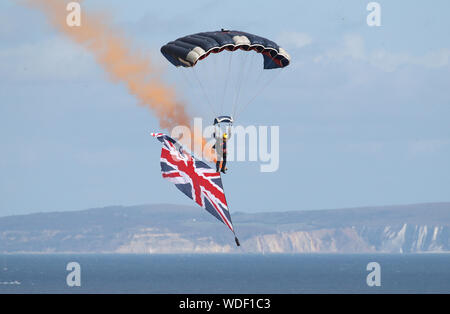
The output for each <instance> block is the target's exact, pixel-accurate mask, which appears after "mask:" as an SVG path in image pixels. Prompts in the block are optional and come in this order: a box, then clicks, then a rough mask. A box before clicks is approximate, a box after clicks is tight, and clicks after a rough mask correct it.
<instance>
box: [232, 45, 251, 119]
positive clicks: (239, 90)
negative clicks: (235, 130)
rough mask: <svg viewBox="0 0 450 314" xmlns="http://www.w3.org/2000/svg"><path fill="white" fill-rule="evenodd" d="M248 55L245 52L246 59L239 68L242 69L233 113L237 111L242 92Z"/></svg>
mask: <svg viewBox="0 0 450 314" xmlns="http://www.w3.org/2000/svg"><path fill="white" fill-rule="evenodd" d="M247 57H248V54H247V53H245V54H244V60H243V61H242V62H241V63H242V64H241V66H240V69H239V70H240V71H239V76H238V79H237V85H236V95H235V97H234V102H233V107H232V111H233V115H234V113H235V112H236V106H237V104H238V100H239V94H240V93H241V88H242V84H243V81H244V78H243V77H244V73H245V72H244V69H245V65H246V63H247Z"/></svg>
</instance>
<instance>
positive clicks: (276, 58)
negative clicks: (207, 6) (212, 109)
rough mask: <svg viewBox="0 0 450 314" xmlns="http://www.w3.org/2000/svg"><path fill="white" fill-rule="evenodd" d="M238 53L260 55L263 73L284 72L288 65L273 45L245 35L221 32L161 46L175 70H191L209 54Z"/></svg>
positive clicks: (239, 32) (285, 54)
mask: <svg viewBox="0 0 450 314" xmlns="http://www.w3.org/2000/svg"><path fill="white" fill-rule="evenodd" d="M238 49H241V50H245V51H252V50H253V51H256V52H258V53H261V54H262V55H263V57H264V69H277V68H284V67H285V66H288V65H289V63H290V56H289V55H288V53H287V52H286V51H285V50H284V49H283V48H281V47H279V46H278V45H277V44H276V43H275V42H273V41H271V40H269V39H267V38H264V37H260V36H257V35H253V34H249V33H246V32H241V31H229V30H224V29H222V30H221V31H214V32H203V33H197V34H193V35H188V36H185V37H181V38H178V39H177V40H174V41H171V42H169V43H167V44H166V45H164V46H162V47H161V53H162V54H163V55H164V57H166V59H167V60H169V61H170V63H172V64H173V65H175V66H177V67H179V66H183V67H193V66H195V65H196V64H197V61H199V60H202V59H204V58H206V57H207V56H208V55H209V54H210V53H220V52H222V51H224V50H228V51H235V50H238Z"/></svg>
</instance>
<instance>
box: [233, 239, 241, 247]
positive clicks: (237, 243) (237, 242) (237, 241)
mask: <svg viewBox="0 0 450 314" xmlns="http://www.w3.org/2000/svg"><path fill="white" fill-rule="evenodd" d="M234 241H236V245H237V246H241V244H240V243H239V239H238V238H237V237H234Z"/></svg>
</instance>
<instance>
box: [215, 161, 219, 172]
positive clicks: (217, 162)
mask: <svg viewBox="0 0 450 314" xmlns="http://www.w3.org/2000/svg"><path fill="white" fill-rule="evenodd" d="M219 171H220V160H217V161H216V172H219Z"/></svg>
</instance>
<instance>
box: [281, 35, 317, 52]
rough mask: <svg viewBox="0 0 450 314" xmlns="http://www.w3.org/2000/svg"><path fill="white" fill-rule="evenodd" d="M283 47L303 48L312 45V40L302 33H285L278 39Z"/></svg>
mask: <svg viewBox="0 0 450 314" xmlns="http://www.w3.org/2000/svg"><path fill="white" fill-rule="evenodd" d="M277 42H278V43H279V44H280V45H281V46H283V47H290V46H291V47H293V48H303V47H305V46H308V45H310V44H311V43H312V38H311V37H310V36H309V35H308V34H306V33H301V32H283V33H282V34H281V35H280V36H279V37H278V39H277Z"/></svg>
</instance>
